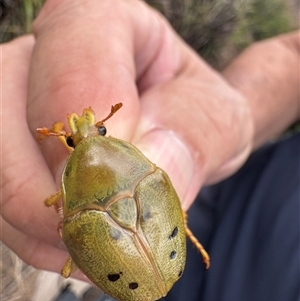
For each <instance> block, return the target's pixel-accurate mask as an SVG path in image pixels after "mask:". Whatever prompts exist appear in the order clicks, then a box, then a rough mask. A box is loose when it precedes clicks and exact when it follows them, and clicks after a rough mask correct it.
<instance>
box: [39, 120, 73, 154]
mask: <svg viewBox="0 0 300 301" xmlns="http://www.w3.org/2000/svg"><path fill="white" fill-rule="evenodd" d="M36 131H37V133H39V134H40V136H39V137H38V139H39V140H41V139H43V138H44V137H49V136H55V137H57V138H58V139H59V141H60V142H61V143H62V144H63V145H64V146H65V147H66V148H67V149H68V151H69V152H70V153H71V152H72V151H73V148H72V147H70V146H69V145H68V143H67V139H68V138H69V137H71V133H67V132H66V131H65V130H64V124H63V123H62V122H56V123H55V124H54V125H53V128H52V130H50V129H48V128H46V127H43V128H37V129H36Z"/></svg>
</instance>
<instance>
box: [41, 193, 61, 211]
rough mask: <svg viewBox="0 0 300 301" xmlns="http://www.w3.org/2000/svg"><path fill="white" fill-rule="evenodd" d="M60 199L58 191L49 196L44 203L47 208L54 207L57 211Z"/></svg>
mask: <svg viewBox="0 0 300 301" xmlns="http://www.w3.org/2000/svg"><path fill="white" fill-rule="evenodd" d="M60 199H61V190H58V191H57V192H56V193H54V194H52V195H50V196H49V197H48V198H47V199H46V200H45V202H44V204H45V205H46V206H47V207H50V206H52V205H55V209H56V211H58V210H59V209H58V205H57V202H58V201H59V200H60Z"/></svg>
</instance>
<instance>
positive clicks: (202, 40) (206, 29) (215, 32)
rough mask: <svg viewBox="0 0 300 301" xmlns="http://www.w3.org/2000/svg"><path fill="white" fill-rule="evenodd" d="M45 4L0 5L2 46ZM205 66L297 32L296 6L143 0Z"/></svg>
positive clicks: (289, 0)
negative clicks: (192, 49)
mask: <svg viewBox="0 0 300 301" xmlns="http://www.w3.org/2000/svg"><path fill="white" fill-rule="evenodd" d="M45 1H46V0H0V3H1V5H0V15H1V21H0V22H1V23H0V24H1V42H6V41H9V40H11V39H13V38H15V37H17V36H20V35H23V34H26V33H30V32H31V24H32V22H33V20H34V19H35V18H36V16H37V15H38V12H39V10H40V9H41V7H42V5H43V3H44V2H45ZM146 2H147V3H148V4H149V5H151V6H152V7H155V8H156V9H157V10H159V11H160V12H161V13H162V14H163V15H165V16H166V18H167V19H168V20H169V21H170V23H171V24H172V26H173V27H174V29H175V30H176V31H177V32H178V33H179V34H180V35H181V36H182V38H183V39H184V40H185V41H186V42H187V43H188V44H189V45H191V46H192V47H193V48H194V49H195V50H196V51H197V52H198V53H199V54H200V55H201V56H202V57H203V58H204V59H205V60H206V61H207V62H208V63H209V64H210V65H212V66H213V67H215V68H217V69H220V68H222V67H224V65H226V64H227V63H228V62H229V61H230V60H231V59H232V58H233V57H234V56H236V55H237V54H238V53H239V52H240V51H241V50H242V49H244V48H245V47H247V46H248V45H249V44H251V43H253V42H254V41H257V40H262V39H265V38H269V37H272V36H275V35H278V34H280V33H284V32H288V31H291V30H293V29H295V28H297V23H298V13H297V12H298V11H299V7H298V5H299V4H298V5H296V3H297V0H146Z"/></svg>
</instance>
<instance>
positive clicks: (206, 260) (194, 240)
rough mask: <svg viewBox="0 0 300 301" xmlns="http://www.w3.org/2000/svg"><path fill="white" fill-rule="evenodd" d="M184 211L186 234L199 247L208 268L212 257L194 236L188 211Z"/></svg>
mask: <svg viewBox="0 0 300 301" xmlns="http://www.w3.org/2000/svg"><path fill="white" fill-rule="evenodd" d="M182 212H183V218H184V228H185V233H186V236H187V237H188V238H189V239H190V240H191V242H192V243H193V244H194V246H195V247H196V248H197V249H198V251H199V252H200V253H201V255H202V257H203V262H204V263H205V265H206V269H209V267H210V258H209V255H208V254H207V252H206V251H205V249H204V247H203V246H202V245H201V243H200V242H199V240H198V239H197V238H196V237H195V236H194V234H193V233H192V231H191V230H190V228H189V227H188V218H187V213H186V212H185V211H182Z"/></svg>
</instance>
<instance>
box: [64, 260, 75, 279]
mask: <svg viewBox="0 0 300 301" xmlns="http://www.w3.org/2000/svg"><path fill="white" fill-rule="evenodd" d="M77 269H78V268H77V266H76V264H75V262H74V261H73V259H72V258H71V257H69V258H68V260H67V261H66V263H65V264H64V266H63V268H62V270H61V275H62V276H63V277H64V278H69V276H70V275H71V274H72V273H73V272H75V271H76V270H77Z"/></svg>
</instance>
